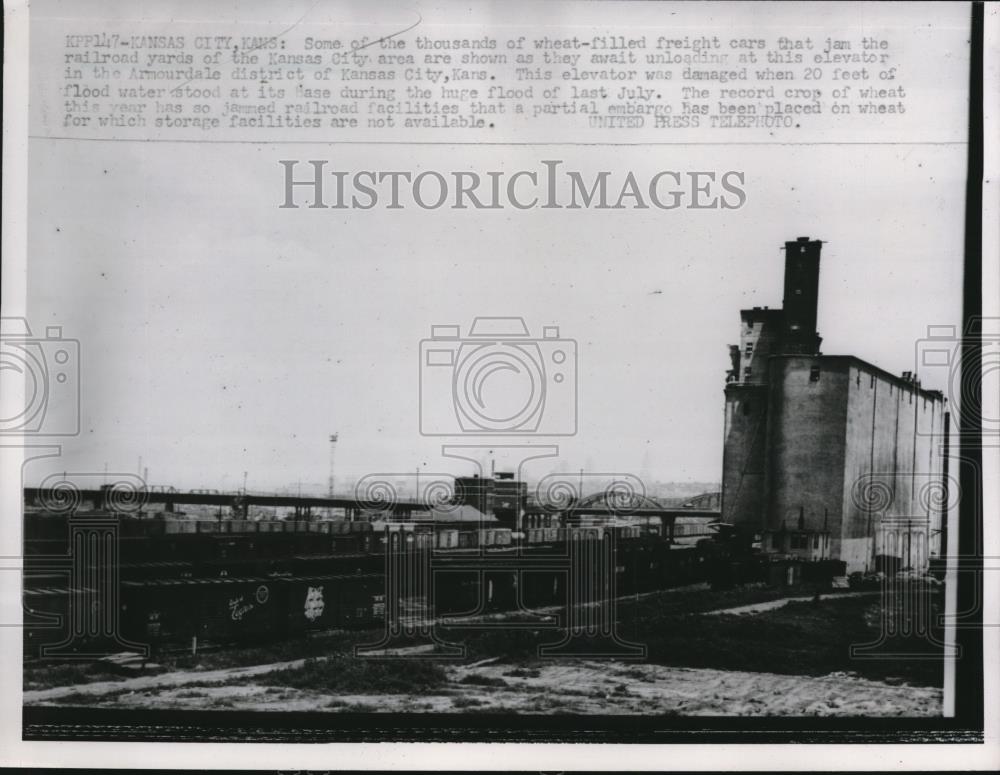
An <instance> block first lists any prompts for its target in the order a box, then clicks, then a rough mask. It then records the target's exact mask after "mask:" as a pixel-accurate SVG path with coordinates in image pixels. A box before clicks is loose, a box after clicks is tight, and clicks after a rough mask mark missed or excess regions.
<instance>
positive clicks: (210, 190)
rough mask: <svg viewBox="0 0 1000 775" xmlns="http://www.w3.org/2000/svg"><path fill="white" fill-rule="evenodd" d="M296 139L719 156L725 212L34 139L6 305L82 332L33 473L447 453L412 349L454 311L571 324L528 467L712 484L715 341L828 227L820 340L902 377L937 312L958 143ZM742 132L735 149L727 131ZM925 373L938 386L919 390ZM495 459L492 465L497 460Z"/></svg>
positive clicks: (485, 164) (497, 150)
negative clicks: (466, 202)
mask: <svg viewBox="0 0 1000 775" xmlns="http://www.w3.org/2000/svg"><path fill="white" fill-rule="evenodd" d="M347 148H348V149H349V151H348V150H345V147H338V146H317V147H315V148H314V147H311V146H295V147H294V149H293V150H294V156H292V158H300V159H310V158H322V159H330V160H331V164H332V166H334V167H337V168H340V169H350V170H356V169H375V170H384V169H389V170H396V169H400V170H414V171H420V170H423V169H437V170H441V171H450V170H461V169H478V170H480V171H486V170H494V169H504V170H508V171H510V170H513V169H515V168H520V167H524V168H526V169H537V168H539V167H540V162H541V160H542V159H551V158H559V159H562V160H564V162H565V165H566V168H572V169H578V170H581V171H583V172H585V173H586V172H588V171H590V172H592V171H594V170H597V169H602V168H603V169H612V170H615V172H616V174H624V172H625V171H627V170H635V171H636V172H637V174H644V175H647V176H648V175H649V174H651V172H652V171H655V170H659V169H680V170H693V169H707V170H717V171H720V172H722V171H726V170H730V169H733V170H741V171H744V172H745V174H746V190H747V193H748V202H747V205H746V206H745V207H744V208H742V209H741V210H735V211H726V212H721V211H691V210H676V211H662V210H656V209H650V210H607V211H595V210H582V211H565V210H563V211H544V210H533V211H516V210H513V209H505V210H499V211H481V212H473V211H452V210H445V209H442V210H438V211H433V212H427V211H422V210H417V209H405V210H395V211H385V210H374V211H370V212H361V211H336V210H329V211H324V210H308V209H299V210H282V209H278V207H277V205H278V204H279V203H280V197H281V186H282V178H281V168H280V167H279V165H278V159H280V158H289V157H290V153H289V149H288V148H284V149H282V148H279V147H276V146H255V145H212V146H198V145H190V144H155V143H86V144H83V143H79V142H70V141H43V140H36V141H33V143H32V145H31V165H32V171H33V173H32V181H31V182H32V186H31V201H30V207H31V209H30V212H31V221H30V224H29V229H30V233H29V252H30V261H29V311H30V315H31V320H32V323H33V325H35V327H36V329H38V327H44V326H45V325H53V324H59V325H62V326H63V327H64V333H65V335H67V336H71V337H75V338H78V339H79V340H80V342H81V351H82V356H81V361H82V371H81V385H82V396H83V405H82V410H81V412H82V432H81V435H80V436H79V438H74V439H70V440H67V441H66V443H65V445H64V452H63V456H62V457H61V458H59V459H58V462H56V461H53V463H52V465H51V466H49V467H48V468H46V467H45V466H44V465H43V464H35V465H33V466H31V467H30V469H29V471H28V473H27V477H28V479H29V480H30V479H32V478H34V477H37V476H39V475H41V474H42V473H44V472H45V471H48V470H68V471H71V472H72V471H80V472H87V471H102V470H103V468H104V466H105V463H106V464H107V466H108V469H109V470H110V471H112V472H115V471H133V472H134V471H135V470H136V469H137V466H138V460H139V458H140V456H141V458H142V462H143V465H144V466H148V468H149V478H150V481H151V482H152V483H156V484H172V485H174V486H183V487H219V488H231V487H237V486H240V485H241V484H242V475H243V472H244V471H247V472H248V486H249V488H250V489H269V488H274V487H283V486H286V485H288V484H289V483H293V482H297V481H300V480H301V481H302V482H304V483H306V485H307V486H308V485H309V484H316V485H317V486H320V487H324V486H325V485H324V484H323V483H325V481H326V477H327V472H328V465H329V445H328V442H327V437H328V434H329V433H330V432H333V431H338V432H339V433H340V442H339V445H338V451H337V463H336V466H337V473H338V479H339V480H340V481H341V482H343V483H345V484H346V483H347V482H349V481H350V480H352V479H354V478H355V477H358V476H362V475H364V474H366V473H371V472H387V471H388V472H391V471H413V470H414V469H416V468H417V467H420V466H423V467H424V470H428V471H439V470H444V471H449V470H454V471H456V472H465V471H467V470H471V469H468V468H467V467H464V466H462V465H457V466H456V465H449V464H448V462H447V461H445V460H443V459H442V458H441V456H440V454H439V451H440V444H441V440H440V439H426V438H422V437H421V436H420V435H419V432H418V431H419V428H418V411H417V409H418V404H417V402H418V361H419V359H418V352H419V350H418V348H419V342H420V340H421V339H422V338H424V337H426V336H427V335H428V334H429V332H430V327H431V326H432V325H436V324H458V325H461V326H463V333H464V332H465V331H466V330H467V326H468V325H469V324H470V323H471V321H472V319H473V318H474V317H475V316H476V315H519V316H523V317H524V318H525V320H526V321H527V323H528V325H529V327H530V328H531V329H532V333H541V327H542V326H543V325H553V324H554V325H558V326H560V328H561V333H562V335H563V336H564V337H568V338H573V339H576V340H577V342H578V343H579V353H580V360H579V385H580V426H579V433H578V435H577V436H576V437H574V438H570V439H561V440H559V443H560V450H561V451H560V460H559V462H558V463H553V464H551V465H548V464H547V465H546V466H544V468H545V470H549V469H550V468H554V469H565V470H576V469H578V468H580V467H586V468H587V470H588V471H602V472H604V471H612V472H631V473H641V474H643V475H645V476H650V477H652V478H654V479H659V480H675V481H685V480H698V481H717V480H718V479H719V478H720V466H721V459H722V416H723V415H722V410H723V393H722V390H723V384H724V377H725V371H726V369H727V368H728V365H729V364H728V353H727V349H726V345H727V344H729V343H732V342H735V341H737V340H738V330H739V310H740V309H741V308H743V307H749V306H754V305H770V306H775V307H776V306H780V304H781V301H782V299H781V294H782V267H783V259H784V253H783V252H782V250H781V247H782V245H783V242H784V241H785V240H787V239H794V238H796V237H798V236H806V235H808V236H810V237H813V238H820V239H823V240H824V241H826V244H825V245H824V247H823V255H822V264H821V272H820V308H819V329H820V332H821V334H822V335H823V337H824V342H823V350H824V352H826V353H829V354H848V353H849V354H854V355H857V356H859V357H862V358H864V359H866V360H869V361H872V362H873V363H875V364H877V365H878V366H881V367H882V368H885V369H887V370H889V371H891V372H896V373H898V372H900V371H903V370H907V369H912V368H913V363H914V344H915V342H916V340H918V339H919V338H920V337H921V336H922V335H923V333H924V331H925V329H926V327H927V325H929V324H939V323H953V322H956V321H958V319H959V313H960V288H961V286H960V282H961V265H962V264H961V262H962V252H961V246H962V199H963V192H964V167H965V150H964V147H963V146H961V145H957V146H956V145H942V146H884V145H883V146H840V147H832V146H778V147H755V148H752V149H749V148H746V147H739V146H737V147H732V148H729V147H718V146H715V147H680V148H670V147H666V148H652V149H651V148H622V147H619V148H604V149H596V148H580V147H567V148H552V147H547V148H531V147H528V148H524V147H520V148H501V147H492V148H489V149H480V150H479V151H477V150H476V149H474V148H470V147H467V146H466V147H455V148H450V147H423V148H421V149H420V153H419V156H417V155H415V153H414V151H413V149H410V148H406V147H396V146H389V147H384V146H383V147H374V146H373V147H364V146H361V147H356V146H350V147H347ZM751 151H752V152H751ZM929 387H935V388H937V387H944V386H943V385H935V384H931V385H929ZM503 463H504V461H503V460H502V459H501V460H499V461H498V465H503Z"/></svg>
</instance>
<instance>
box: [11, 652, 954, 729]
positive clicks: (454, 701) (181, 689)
mask: <svg viewBox="0 0 1000 775" xmlns="http://www.w3.org/2000/svg"><path fill="white" fill-rule="evenodd" d="M299 664H301V660H296V661H293V662H283V663H277V664H273V665H257V666H254V667H250V668H232V669H227V670H211V671H199V670H193V671H185V672H180V673H170V674H166V675H159V676H144V677H138V678H132V679H127V680H125V681H114V682H96V683H91V684H86V685H83V686H69V687H55V688H50V689H44V690H37V691H29V692H25V693H24V702H25V704H27V705H49V704H60V705H64V704H68V705H87V706H96V707H118V708H123V707H124V708H127V707H151V706H155V707H157V708H160V709H171V708H175V709H184V708H189V709H198V710H203V709H220V710H223V709H226V710H228V709H238V710H262V709H264V710H269V711H283V710H287V711H303V710H309V711H315V710H330V711H338V710H343V711H355V712H374V711H379V712H414V711H433V712H455V711H481V712H513V713H576V714H609V713H610V714H616V713H621V714H657V715H658V714H678V715H686V716H687V715H695V716H697V715H726V716H767V715H774V716H803V715H804V716H854V715H861V716H936V715H940V713H941V708H942V692H941V689H939V688H934V687H916V686H907V685H896V686H894V685H890V684H887V683H884V682H881V681H872V680H868V679H865V678H861V677H858V676H854V675H851V674H843V673H842V674H831V675H829V676H823V677H814V676H796V675H779V674H775V673H750V672H740V671H729V670H709V669H690V668H678V667H667V666H663V665H649V664H631V663H625V662H605V661H600V662H589V661H572V662H568V661H567V662H551V663H544V662H542V663H536V664H533V665H532V666H530V667H525V666H514V665H511V664H499V663H488V664H478V665H471V666H460V667H449V668H447V671H448V677H449V680H448V683H447V684H446V686H444V687H442V688H441V689H440V690H439V691H437V692H434V693H421V694H379V695H364V694H337V695H336V696H334V695H330V694H324V693H323V692H319V691H310V690H302V689H292V688H284V687H275V686H266V685H263V684H261V683H259V682H258V681H257V680H255V679H257V678H258V677H260V676H262V675H264V674H265V673H268V672H271V671H273V670H276V669H281V668H288V667H295V666H297V665H299Z"/></svg>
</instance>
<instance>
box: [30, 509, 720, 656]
mask: <svg viewBox="0 0 1000 775" xmlns="http://www.w3.org/2000/svg"><path fill="white" fill-rule="evenodd" d="M29 522H30V521H29ZM175 522H176V523H177V524H175ZM60 524H61V528H62V530H63V534H62V535H61V536H60V535H59V528H60ZM177 525H184V526H183V527H178V526H177ZM211 525H212V526H211V528H206V527H203V526H202V525H201V524H200V523H198V522H196V521H194V520H190V521H183V520H175V521H170V520H134V521H129V520H122V521H121V529H120V530H119V537H120V538H119V542H118V546H119V550H120V557H119V560H120V561H119V564H118V570H119V574H118V576H119V580H118V583H119V595H118V602H117V605H118V606H119V610H118V612H117V614H116V616H117V623H115V624H113V626H114V627H115V628H117V629H116V632H118V633H119V634H120V636H121V638H123V639H124V640H126V641H130V642H134V643H144V644H149V645H152V646H154V647H169V646H186V645H187V644H189V643H191V642H197V643H199V644H207V643H217V644H225V643H238V642H247V641H251V642H257V641H261V640H272V639H281V638H288V637H296V636H301V635H303V634H305V633H307V632H310V631H316V630H329V629H341V628H366V627H372V626H379V625H380V624H381V623H382V622H383V621H384V617H385V608H386V606H385V594H386V581H385V575H384V571H385V568H386V565H385V554H384V553H385V551H386V545H387V541H388V538H387V536H386V535H384V534H383V535H380V534H379V532H375V531H373V528H372V525H371V524H370V523H345V522H340V523H338V522H325V523H324V522H313V523H310V522H301V523H300V522H291V521H287V522H284V523H282V522H277V521H270V522H263V521H261V522H256V523H255V522H248V521H245V520H231V521H226V522H212V523H211ZM398 529H402V528H398ZM405 532H406V533H407V539H406V540H404V541H402V542H400V543H396V544H392V545H395V546H405V547H406V551H407V552H408V553H410V554H413V555H414V557H413V559H414V560H417V559H418V556H419V555H423V556H424V559H423V560H421V562H425V563H426V564H427V565H428V566H432V565H433V563H434V561H435V558H437V557H453V558H454V557H461V558H475V557H477V556H484V557H494V558H496V557H507V558H517V557H521V556H523V557H525V558H528V559H529V560H530V559H531V558H535V559H538V558H545V557H554V558H565V557H567V556H568V552H569V550H570V549H569V547H570V545H571V544H572V542H574V541H580V540H589V541H593V540H604V539H605V538H606V537H608V536H614V538H615V541H614V544H613V545H614V547H615V550H614V557H613V563H614V570H613V573H614V579H615V586H614V590H615V593H616V594H619V595H627V594H634V593H639V592H646V591H652V590H656V589H663V588H667V587H673V586H678V585H682V584H690V583H694V582H698V581H705V580H707V579H708V578H709V575H710V573H711V572H712V571H711V569H712V568H716V567H718V566H719V565H720V563H722V562H723V559H722V558H726V557H727V556H728V554H727V550H726V549H725V547H723V546H721V545H719V544H718V543H717V542H714V541H710V540H709V541H705V540H703V541H699V542H698V543H697V544H696V545H694V544H687V545H683V544H679V543H671V542H670V541H668V540H665V539H664V538H663V537H662V536H659V535H653V534H650V533H645V532H643V531H641V530H640V529H639V528H638V527H637V526H630V525H607V526H598V527H588V528H582V529H578V528H569V527H545V528H532V529H530V530H527V531H525V533H524V534H522V535H521V536H517V537H515V535H514V534H513V533H512V531H511V530H509V529H503V528H493V527H491V528H489V529H472V530H470V529H465V530H456V529H451V528H447V529H443V530H437V531H427V530H423V529H421V530H414V529H409V527H408V526H407V529H406V530H405ZM26 535H27V537H28V540H27V542H26V551H27V553H28V555H30V556H34V557H36V558H37V557H39V556H42V555H44V556H46V557H48V558H53V557H59V556H67V557H68V551H69V541H68V525H67V523H66V520H65V519H62V520H59V519H57V518H46V519H42V520H40V521H39V522H36V523H35V524H31V525H30V526H29V529H28V530H27V531H26ZM409 538H412V540H409ZM30 556H29V558H28V562H27V565H28V571H27V572H26V575H25V594H24V604H25V609H26V612H27V613H26V618H25V653H26V654H29V655H30V654H33V653H34V654H37V653H38V649H39V646H40V645H41V644H52V643H58V642H61V641H65V640H67V638H68V635H67V632H68V626H69V625H70V624H71V623H72V624H73V626H74V627H75V628H76V629H77V630H78V631H79V630H80V626H81V622H83V623H84V625H85V624H86V621H87V620H88V617H89V620H92V621H102V622H104V625H103V626H104V627H105V631H106V630H107V627H108V626H112V625H110V624H108V622H110V621H111V619H113V618H114V617H110V618H109V612H105V613H104V614H103V615H102V614H101V613H100V612H98V611H96V610H89V611H87V612H83V611H80V610H73V608H72V606H73V605H74V601H76V605H77V608H79V607H80V606H79V595H72V594H71V593H70V590H69V588H68V585H67V577H66V574H65V573H63V574H62V575H61V576H60V575H59V574H58V573H56V574H55V575H53V574H52V573H48V574H47V575H44V574H43V575H36V574H35V573H33V572H32V571H31V557H30ZM529 565H531V567H530V568H529V567H527V566H526V567H525V568H518V567H516V559H515V564H514V566H513V567H510V566H508V567H504V568H497V567H494V566H491V565H489V564H488V563H484V565H483V567H482V568H481V569H473V570H463V571H453V572H435V573H434V574H433V578H434V587H433V592H432V599H431V600H429V601H428V600H423V599H421V600H417V599H413V600H409V601H406V604H405V605H404V606H403V607H404V608H406V609H407V610H413V611H416V610H423V611H425V612H426V614H427V615H429V616H431V617H442V616H445V617H447V616H454V615H477V614H483V613H489V612H499V611H537V610H539V609H544V608H550V607H561V606H565V605H566V603H567V600H568V596H567V590H568V588H569V586H570V583H571V580H570V579H569V570H568V569H567V567H566V565H565V563H562V564H560V563H554V564H553V565H552V567H550V568H546V567H545V566H544V563H543V565H542V566H541V567H539V566H538V564H537V562H536V563H534V564H533V565H532V564H531V563H529ZM86 599H87V605H88V606H91V607H99V606H101V605H107V604H108V603H107V602H104V601H105V600H111V598H108V597H106V596H105V597H102V596H101V595H97V594H94V595H90V596H89V597H87V598H86ZM91 629H92V630H94V628H93V627H92V628H91ZM98 629H99V628H98ZM83 630H87V627H86V626H83ZM94 631H95V632H96V630H94ZM84 635H86V633H84ZM84 635H80V633H79V632H78V636H79V637H77V639H76V641H75V644H76V645H75V646H72V647H74V648H75V647H77V646H79V647H81V648H86V642H87V641H88V637H84ZM95 637H97V636H95Z"/></svg>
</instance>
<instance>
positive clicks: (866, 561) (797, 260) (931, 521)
mask: <svg viewBox="0 0 1000 775" xmlns="http://www.w3.org/2000/svg"><path fill="white" fill-rule="evenodd" d="M821 247H822V243H821V242H820V241H819V240H810V239H809V238H808V237H800V238H799V239H798V240H796V241H794V242H787V243H785V251H786V253H785V296H784V302H783V307H782V309H768V308H767V307H764V308H759V307H755V308H753V309H750V310H742V311H741V313H740V320H741V333H740V343H739V345H731V346H730V359H731V361H732V368H731V369H730V371H729V373H728V376H727V380H726V388H725V396H726V415H725V443H724V452H723V476H722V516H723V520H724V521H725V522H729V523H732V524H734V525H737V526H739V527H741V528H743V529H745V530H746V531H748V532H753V533H759V534H760V535H761V546H762V548H763V549H764V550H765V551H774V552H782V553H788V554H794V555H797V556H800V557H803V558H806V559H826V558H830V559H840V560H844V561H846V562H847V566H848V572H852V571H858V570H859V571H865V570H873V569H875V568H876V567H879V568H881V567H882V566H884V565H888V566H900V567H913V568H916V569H917V570H923V569H925V568H926V565H927V560H928V558H929V556H930V555H931V554H935V553H937V552H938V547H939V544H940V531H941V524H942V513H941V511H942V508H943V504H944V503H946V502H947V500H948V499H947V497H946V492H947V489H946V488H947V479H946V478H945V475H944V473H945V472H944V471H943V470H942V461H943V459H944V454H943V450H942V445H943V444H944V443H945V442H946V437H947V432H946V431H947V412H946V411H945V400H944V397H943V396H942V394H941V393H940V392H938V391H931V390H924V389H922V388H921V387H920V383H919V381H918V380H917V379H916V375H914V374H911V373H908V372H906V373H904V374H903V375H902V376H900V377H897V376H894V375H892V374H889V373H888V372H885V371H883V370H881V369H879V368H878V367H877V366H874V365H872V364H870V363H867V362H865V361H863V360H861V359H860V358H856V357H853V356H841V355H823V354H821V353H820V351H819V349H820V342H821V338H820V336H819V334H818V332H817V331H816V313H817V303H818V291H819V258H820V250H821ZM943 493H944V494H945V495H943ZM887 558H896V561H895V562H893V561H891V560H890V559H887Z"/></svg>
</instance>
